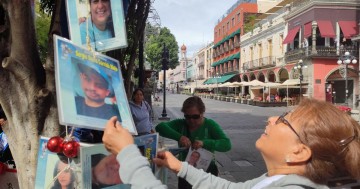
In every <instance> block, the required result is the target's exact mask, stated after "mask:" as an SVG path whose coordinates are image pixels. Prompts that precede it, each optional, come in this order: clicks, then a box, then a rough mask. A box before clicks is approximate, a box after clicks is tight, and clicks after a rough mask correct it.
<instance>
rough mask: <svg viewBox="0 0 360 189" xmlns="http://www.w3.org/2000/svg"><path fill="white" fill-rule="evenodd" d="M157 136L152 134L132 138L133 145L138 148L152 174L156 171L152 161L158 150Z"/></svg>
mask: <svg viewBox="0 0 360 189" xmlns="http://www.w3.org/2000/svg"><path fill="white" fill-rule="evenodd" d="M158 140H159V134H158V133H152V134H148V135H142V136H138V137H135V138H134V141H135V144H136V145H137V146H138V148H139V150H140V152H141V154H142V155H143V156H144V157H146V158H147V159H148V160H149V164H150V167H151V170H152V171H153V173H155V171H156V169H155V168H156V165H155V164H154V163H153V162H152V159H153V158H155V157H156V154H157V149H158Z"/></svg>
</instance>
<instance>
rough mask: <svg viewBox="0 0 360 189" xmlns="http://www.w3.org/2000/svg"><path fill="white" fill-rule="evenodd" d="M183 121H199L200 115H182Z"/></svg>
mask: <svg viewBox="0 0 360 189" xmlns="http://www.w3.org/2000/svg"><path fill="white" fill-rule="evenodd" d="M184 117H185V119H199V118H200V114H194V115H186V114H185V115H184Z"/></svg>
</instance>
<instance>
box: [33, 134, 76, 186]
mask: <svg viewBox="0 0 360 189" xmlns="http://www.w3.org/2000/svg"><path fill="white" fill-rule="evenodd" d="M48 140H49V139H48V138H45V137H41V138H40V142H39V149H38V161H37V168H36V178H35V189H44V188H50V189H57V188H61V186H68V187H69V188H76V189H81V183H82V180H81V172H82V171H81V165H80V162H79V158H71V159H68V158H66V157H65V156H64V155H63V154H57V153H54V152H50V151H49V150H48V149H47V147H46V145H47V142H48ZM82 145H83V144H80V146H82ZM80 148H81V147H80ZM68 165H70V169H69V170H66V171H65V170H64V169H65V167H66V166H68ZM62 170H64V171H62ZM61 171H62V172H61ZM60 172H61V173H60ZM58 174H59V175H58ZM57 175H58V177H57V179H54V178H55V177H56V176H57Z"/></svg>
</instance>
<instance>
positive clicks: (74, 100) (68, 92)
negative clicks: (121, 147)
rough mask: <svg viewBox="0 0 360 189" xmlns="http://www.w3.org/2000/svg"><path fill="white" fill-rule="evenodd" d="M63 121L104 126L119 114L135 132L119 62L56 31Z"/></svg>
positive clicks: (65, 122) (122, 120) (56, 55)
mask: <svg viewBox="0 0 360 189" xmlns="http://www.w3.org/2000/svg"><path fill="white" fill-rule="evenodd" d="M54 42H55V43H54V45H55V47H54V49H55V77H56V91H57V93H56V94H57V103H58V110H59V121H60V124H63V125H69V126H75V127H81V128H88V129H95V130H103V129H104V126H105V124H106V122H107V121H108V119H110V118H111V117H113V116H117V118H118V121H119V122H121V124H122V126H123V127H125V128H126V129H128V130H129V132H130V133H132V134H134V135H136V134H137V131H136V127H135V124H134V121H133V118H132V115H131V112H130V108H129V103H128V100H127V96H126V92H125V89H124V81H123V78H122V75H121V68H120V66H119V62H118V61H117V60H115V59H113V58H110V57H108V56H105V55H103V54H101V53H97V52H93V51H88V50H86V49H84V48H83V47H79V46H77V45H75V44H73V43H72V42H71V41H69V40H67V39H65V38H62V37H59V36H56V35H54Z"/></svg>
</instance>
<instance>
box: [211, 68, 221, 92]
mask: <svg viewBox="0 0 360 189" xmlns="http://www.w3.org/2000/svg"><path fill="white" fill-rule="evenodd" d="M213 78H214V79H215V82H216V94H218V93H219V87H218V78H220V76H219V73H216V75H215V76H214V77H213Z"/></svg>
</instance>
